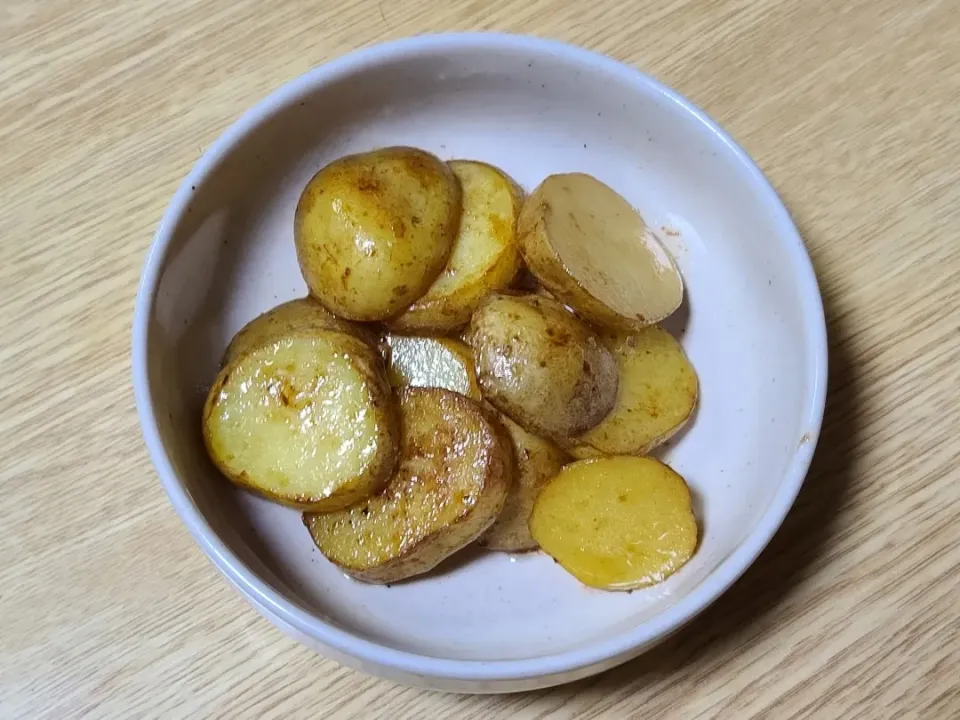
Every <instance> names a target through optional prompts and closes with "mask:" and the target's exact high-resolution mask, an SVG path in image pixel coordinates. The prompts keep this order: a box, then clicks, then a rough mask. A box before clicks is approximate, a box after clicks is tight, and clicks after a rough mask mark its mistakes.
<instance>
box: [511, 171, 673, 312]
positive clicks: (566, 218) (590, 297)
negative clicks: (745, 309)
mask: <svg viewBox="0 0 960 720" xmlns="http://www.w3.org/2000/svg"><path fill="white" fill-rule="evenodd" d="M517 237H518V239H519V241H520V249H521V252H522V253H523V259H524V260H525V261H526V264H527V267H528V268H529V269H530V271H531V272H532V273H533V274H534V275H536V276H537V279H538V280H540V282H541V283H542V284H543V285H544V287H546V289H547V290H549V291H550V293H551V294H552V295H553V296H554V297H556V298H557V300H559V301H560V302H562V303H564V304H565V305H569V306H570V307H572V308H573V309H574V310H575V311H576V312H577V314H579V315H580V316H581V317H583V318H585V319H586V320H588V321H589V322H592V323H595V324H597V325H600V326H603V327H609V328H613V329H623V330H636V329H638V328H641V327H645V326H647V325H652V324H653V323H657V322H660V321H661V320H663V319H664V318H666V317H667V316H668V315H670V314H671V313H672V312H673V311H674V310H676V309H677V308H678V307H680V303H681V302H682V301H683V280H682V278H681V277H680V271H679V270H678V269H677V265H676V263H675V262H674V260H673V258H672V257H671V256H670V253H669V252H667V249H666V248H665V247H664V246H663V245H662V244H661V243H660V241H659V240H658V239H657V238H656V237H655V236H654V235H653V234H652V233H651V232H650V230H649V229H648V228H647V225H646V223H644V221H643V218H642V217H640V214H639V213H638V212H637V211H636V210H634V209H633V208H632V207H631V206H630V204H629V203H628V202H627V201H626V200H624V199H623V198H622V197H621V196H620V195H618V194H617V193H616V192H615V191H614V190H612V189H611V188H609V187H607V186H606V185H604V184H603V183H602V182H600V181H599V180H597V179H596V178H594V177H591V176H590V175H585V174H582V173H571V174H564V175H551V176H550V177H548V178H547V179H546V180H544V181H543V182H542V183H540V186H539V187H537V189H536V190H534V192H533V194H532V195H531V196H530V197H529V199H528V200H527V201H526V203H524V206H523V210H522V211H521V212H520V219H519V221H518V223H517Z"/></svg>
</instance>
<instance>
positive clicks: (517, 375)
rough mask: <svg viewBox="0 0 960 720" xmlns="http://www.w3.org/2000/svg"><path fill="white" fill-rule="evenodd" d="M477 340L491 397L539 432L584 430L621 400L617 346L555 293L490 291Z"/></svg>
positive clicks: (474, 323) (475, 322)
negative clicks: (555, 297)
mask: <svg viewBox="0 0 960 720" xmlns="http://www.w3.org/2000/svg"><path fill="white" fill-rule="evenodd" d="M470 345H471V346H472V347H473V354H474V361H475V363H476V368H477V377H478V378H479V381H480V388H481V390H482V391H483V396H484V398H485V399H486V400H487V401H488V402H490V404H491V405H493V406H494V407H495V408H497V410H499V411H500V412H502V413H504V414H506V415H507V416H509V417H510V418H511V419H513V420H514V421H516V422H517V423H519V424H520V425H521V426H522V427H523V428H524V429H526V430H528V431H529V432H532V433H534V434H535V435H540V436H542V437H548V438H552V439H561V438H571V437H575V436H578V435H581V434H582V433H584V432H586V431H587V430H589V429H590V428H592V427H593V426H594V425H596V424H597V423H599V422H600V421H601V420H602V419H603V418H604V417H605V416H606V415H607V413H609V412H610V410H612V409H613V406H614V403H615V402H616V399H617V384H618V375H617V365H616V361H615V360H614V359H613V356H612V355H611V354H610V351H609V350H607V348H606V347H604V346H603V344H602V343H601V342H600V339H599V338H598V337H597V336H596V334H594V333H593V331H591V330H590V329H589V328H588V327H587V326H586V325H584V324H583V323H582V322H580V320H578V319H577V318H576V317H575V316H574V315H572V314H570V313H569V312H567V310H565V309H564V308H563V306H562V305H560V304H559V303H557V302H556V301H555V300H552V299H550V298H546V297H541V296H539V295H510V294H505V293H495V294H492V295H489V296H488V297H487V298H486V299H485V300H484V302H483V303H482V304H481V305H480V307H479V308H478V309H477V311H476V312H475V313H474V314H473V318H472V320H471V322H470Z"/></svg>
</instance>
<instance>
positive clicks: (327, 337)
mask: <svg viewBox="0 0 960 720" xmlns="http://www.w3.org/2000/svg"><path fill="white" fill-rule="evenodd" d="M288 338H289V339H292V340H296V339H316V338H319V339H321V340H323V341H324V342H327V343H330V344H331V345H333V346H335V347H336V348H337V350H338V351H339V352H340V353H342V354H344V355H346V356H348V357H349V358H350V362H351V364H352V365H353V367H354V368H355V369H356V370H357V372H358V373H359V375H360V377H361V378H362V380H363V382H364V383H365V385H366V388H367V391H368V392H369V403H368V412H369V413H370V414H371V416H372V417H374V418H376V421H375V425H376V436H375V438H374V439H373V442H374V443H375V447H376V448H377V451H376V453H375V455H374V457H373V459H372V460H371V461H370V462H369V463H368V464H367V465H366V466H365V467H364V468H363V470H362V472H361V473H360V474H359V475H357V476H355V477H352V478H347V479H345V480H344V481H342V482H340V483H339V485H337V486H336V487H334V488H333V490H332V492H330V493H328V494H324V495H316V494H313V495H304V494H294V495H292V494H290V493H289V492H288V493H283V492H279V491H278V490H277V489H276V488H273V487H270V484H269V483H268V482H264V481H262V480H260V479H259V478H254V477H251V476H250V475H249V474H248V473H247V472H246V471H244V470H243V469H238V468H235V467H232V463H231V461H230V458H228V457H225V456H224V455H223V454H222V452H221V449H220V442H218V439H217V438H216V437H215V435H214V430H213V422H212V416H213V414H214V413H215V412H216V407H217V403H218V401H219V399H220V397H221V393H222V391H223V390H224V388H225V387H226V386H227V384H228V383H229V382H230V380H231V377H235V376H236V374H237V373H238V372H239V371H240V369H241V367H242V366H243V364H244V363H246V362H249V361H251V360H252V354H253V353H256V352H257V351H258V350H261V349H263V348H264V347H265V346H264V345H256V346H253V347H251V348H249V349H248V350H247V351H246V352H244V353H242V354H240V355H239V356H237V357H235V358H233V359H232V360H231V361H230V362H229V363H228V364H227V365H226V366H225V367H224V368H223V369H222V370H221V371H220V372H219V373H218V375H217V378H216V380H215V381H214V383H213V386H212V387H211V388H210V392H209V393H208V395H207V399H206V402H205V403H204V408H203V423H202V427H203V439H204V445H205V446H206V449H207V453H208V455H209V456H210V459H211V460H212V461H213V463H214V465H216V466H217V469H218V470H220V472H221V473H222V474H223V475H224V476H225V477H227V478H228V479H229V480H231V481H232V482H233V483H235V484H236V485H239V486H240V487H243V488H245V489H247V490H250V491H251V492H254V493H256V494H258V495H261V496H263V497H265V498H267V499H269V500H272V501H274V502H277V503H279V504H281V505H286V506H288V507H292V508H295V509H298V510H304V511H313V512H330V511H333V510H339V509H341V508H343V507H346V506H349V505H352V504H354V503H356V502H358V501H360V500H362V499H363V498H365V497H367V496H369V495H370V494H372V493H374V492H376V491H378V490H380V489H381V488H382V487H383V486H384V485H385V484H386V482H387V481H388V480H389V478H390V477H391V475H392V474H393V471H394V468H395V466H396V462H397V455H398V448H399V445H400V427H399V421H398V418H397V414H396V408H395V406H394V403H393V397H392V393H391V389H390V384H389V382H388V381H387V377H386V372H385V370H384V368H383V364H382V362H381V360H380V357H379V355H378V354H377V353H376V351H375V350H374V349H373V348H371V347H370V346H369V345H367V344H366V343H364V342H362V341H361V340H359V339H357V338H356V337H354V336H352V335H347V334H346V333H341V332H336V331H331V330H316V329H310V328H307V329H301V330H298V331H296V332H295V333H293V334H291V335H290V336H288ZM281 341H282V339H275V340H274V341H272V342H281Z"/></svg>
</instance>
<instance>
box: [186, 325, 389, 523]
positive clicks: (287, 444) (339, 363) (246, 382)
mask: <svg viewBox="0 0 960 720" xmlns="http://www.w3.org/2000/svg"><path fill="white" fill-rule="evenodd" d="M398 435H399V429H398V424H397V419H396V415H395V411H394V407H393V401H392V398H391V394H390V386H389V384H388V382H387V378H386V373H385V372H384V370H383V367H382V364H381V361H380V357H379V356H378V355H377V354H376V352H375V351H374V350H373V349H372V348H370V347H369V346H368V345H366V344H365V343H363V342H361V341H360V340H358V339H357V338H355V337H353V336H351V335H346V334H344V333H339V332H334V331H329V330H304V331H300V332H298V333H297V334H294V335H289V336H285V337H283V338H280V339H277V340H275V341H273V342H270V343H268V344H266V345H259V346H257V347H254V348H253V349H251V350H249V351H248V352H246V353H244V354H241V355H240V356H238V357H236V358H234V359H233V360H232V361H231V362H230V363H228V364H227V365H226V367H224V368H223V370H221V371H220V373H219V375H218V376H217V379H216V381H215V382H214V384H213V387H212V388H211V390H210V393H209V394H208V396H207V401H206V404H205V406H204V410H203V437H204V441H205V443H206V447H207V451H208V453H209V455H210V458H211V459H212V460H213V462H214V463H215V464H216V466H217V467H218V468H219V469H220V471H221V472H222V473H223V474H224V475H226V476H227V477H228V478H229V479H230V480H232V481H233V482H235V483H237V484H238V485H241V486H243V487H245V488H247V489H249V490H252V491H254V492H257V493H259V494H260V495H263V496H264V497H267V498H270V499H271V500H274V501H276V502H280V503H283V504H285V505H290V506H292V507H295V508H299V509H304V510H307V509H309V510H317V511H329V510H336V509H339V508H341V507H345V506H346V505H349V504H351V503H354V502H356V501H358V500H361V499H362V498H364V497H366V496H367V495H370V494H371V493H373V492H375V491H377V490H379V489H380V488H381V487H383V485H384V483H385V482H386V481H387V480H388V479H389V478H390V476H391V474H392V473H393V469H394V467H395V464H396V459H397V446H398V441H399V437H398Z"/></svg>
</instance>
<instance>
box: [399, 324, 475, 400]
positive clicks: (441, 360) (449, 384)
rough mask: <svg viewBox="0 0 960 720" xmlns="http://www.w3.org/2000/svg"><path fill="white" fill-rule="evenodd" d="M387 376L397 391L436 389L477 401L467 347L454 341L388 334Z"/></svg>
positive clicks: (470, 352)
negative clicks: (401, 389)
mask: <svg viewBox="0 0 960 720" xmlns="http://www.w3.org/2000/svg"><path fill="white" fill-rule="evenodd" d="M384 341H385V343H386V345H387V347H388V348H389V362H388V364H387V377H388V378H389V379H390V384H391V385H393V386H394V387H396V388H404V387H436V388H446V389H447V390H453V391H454V392H458V393H460V394H461V395H466V396H467V397H469V398H472V399H474V400H480V397H481V396H480V385H479V383H478V382H477V373H476V371H475V370H474V368H473V352H472V350H471V349H470V346H469V345H467V344H466V343H463V342H461V341H460V340H455V339H453V338H428V337H416V336H406V335H387V336H386V337H385V338H384Z"/></svg>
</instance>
